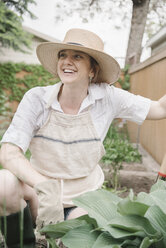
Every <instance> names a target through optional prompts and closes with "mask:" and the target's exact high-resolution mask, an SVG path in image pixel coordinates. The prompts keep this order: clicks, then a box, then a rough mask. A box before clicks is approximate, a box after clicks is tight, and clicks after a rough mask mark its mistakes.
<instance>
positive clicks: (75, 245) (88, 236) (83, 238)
mask: <svg viewBox="0 0 166 248" xmlns="http://www.w3.org/2000/svg"><path fill="white" fill-rule="evenodd" d="M99 234H100V233H99V232H96V231H93V226H92V225H89V224H86V225H84V226H80V227H78V228H74V229H72V230H70V231H69V232H68V233H67V234H65V235H64V236H63V238H62V239H61V240H62V242H63V244H64V245H65V246H67V247H68V248H92V246H93V244H94V242H95V241H96V239H97V237H98V236H99Z"/></svg>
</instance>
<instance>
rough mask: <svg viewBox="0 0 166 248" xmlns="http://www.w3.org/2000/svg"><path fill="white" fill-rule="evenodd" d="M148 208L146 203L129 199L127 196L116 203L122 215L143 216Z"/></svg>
mask: <svg viewBox="0 0 166 248" xmlns="http://www.w3.org/2000/svg"><path fill="white" fill-rule="evenodd" d="M148 208H149V206H148V205H146V204H144V203H141V202H136V201H131V200H130V199H128V198H126V199H124V200H122V201H121V202H119V203H118V212H119V213H120V214H122V215H140V216H144V214H145V213H146V211H147V209H148Z"/></svg>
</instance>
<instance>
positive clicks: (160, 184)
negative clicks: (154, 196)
mask: <svg viewBox="0 0 166 248" xmlns="http://www.w3.org/2000/svg"><path fill="white" fill-rule="evenodd" d="M156 190H166V182H165V181H163V180H160V179H158V180H157V182H156V183H155V184H153V185H152V187H151V189H150V192H153V191H156Z"/></svg>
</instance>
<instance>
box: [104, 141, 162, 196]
mask: <svg viewBox="0 0 166 248" xmlns="http://www.w3.org/2000/svg"><path fill="white" fill-rule="evenodd" d="M138 150H139V152H140V154H141V155H142V162H141V163H126V162H124V163H123V168H122V169H121V170H120V171H119V181H120V185H121V189H123V188H124V189H125V188H126V191H125V192H123V193H121V196H126V195H128V192H129V191H130V189H131V188H132V189H133V191H134V193H135V194H137V193H139V192H149V189H150V188H151V186H152V185H153V184H154V183H155V181H156V177H157V172H158V170H159V168H160V165H159V164H158V163H157V162H156V161H155V160H154V159H153V158H152V157H151V155H150V154H149V153H148V152H147V151H146V150H145V149H144V148H143V147H142V146H141V145H139V148H138ZM102 168H103V171H104V174H105V180H106V181H110V179H111V173H110V172H109V165H107V166H105V165H102Z"/></svg>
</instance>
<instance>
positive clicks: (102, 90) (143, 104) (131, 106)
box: [1, 83, 151, 152]
mask: <svg viewBox="0 0 166 248" xmlns="http://www.w3.org/2000/svg"><path fill="white" fill-rule="evenodd" d="M60 86H61V83H57V84H55V85H51V86H44V87H35V88H32V89H30V90H29V91H28V92H27V93H26V94H25V95H24V97H23V99H22V101H21V102H20V104H19V106H18V108H17V111H16V113H15V115H14V117H13V120H12V122H11V124H10V126H9V128H8V129H7V131H6V132H5V134H4V136H3V138H2V140H1V142H2V143H3V142H9V143H12V144H15V145H17V146H19V147H20V148H21V149H22V150H23V152H26V150H27V149H28V147H29V144H30V142H31V139H32V137H33V136H34V135H35V133H36V132H37V131H38V130H39V129H40V128H41V127H42V126H43V125H44V123H45V122H46V120H47V118H48V115H49V112H50V110H51V109H54V110H56V111H59V112H63V110H62V108H61V106H60V104H59V102H58V99H57V96H58V92H59V89H60ZM53 92H56V94H55V98H54V101H53V103H52V104H51V107H50V108H47V107H46V105H47V104H48V102H49V100H50V97H51V95H52V93H53ZM150 103H151V100H150V99H148V98H145V97H142V96H138V95H134V94H131V93H129V92H127V91H125V90H122V89H119V88H116V87H114V86H109V85H108V84H106V83H101V84H91V85H90V86H89V88H88V95H87V97H86V98H85V99H84V100H83V102H82V104H81V107H80V110H79V112H78V114H79V113H81V112H84V111H86V110H87V109H90V114H91V118H92V121H93V124H94V128H96V131H97V133H98V135H99V137H100V138H101V140H102V141H103V140H104V138H105V136H106V134H107V131H108V129H109V126H110V124H111V122H112V121H113V119H114V118H124V119H127V120H130V121H134V122H136V123H138V124H142V122H143V121H144V120H145V118H146V116H147V114H148V111H149V108H150Z"/></svg>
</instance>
